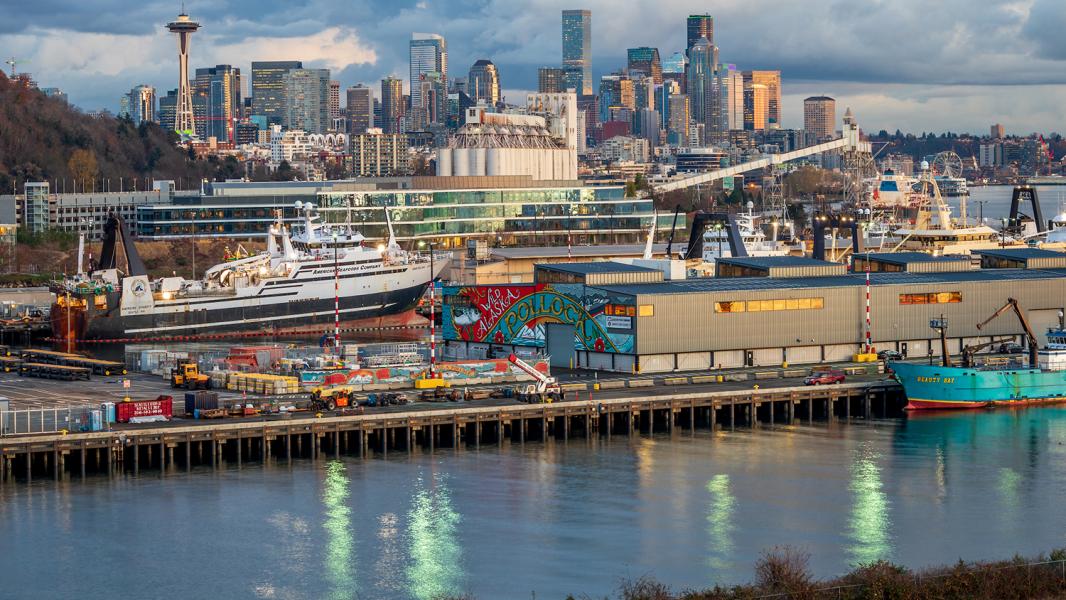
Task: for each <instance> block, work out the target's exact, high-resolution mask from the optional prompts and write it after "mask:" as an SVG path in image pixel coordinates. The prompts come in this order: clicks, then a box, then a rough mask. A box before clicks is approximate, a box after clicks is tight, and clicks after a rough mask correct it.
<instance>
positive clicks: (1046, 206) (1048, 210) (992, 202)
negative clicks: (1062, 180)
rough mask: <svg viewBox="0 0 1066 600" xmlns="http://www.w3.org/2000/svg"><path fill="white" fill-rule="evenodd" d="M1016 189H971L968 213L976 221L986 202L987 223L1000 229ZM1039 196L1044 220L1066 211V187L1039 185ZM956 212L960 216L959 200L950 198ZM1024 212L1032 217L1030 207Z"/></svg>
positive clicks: (999, 187)
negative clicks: (982, 204) (982, 203)
mask: <svg viewBox="0 0 1066 600" xmlns="http://www.w3.org/2000/svg"><path fill="white" fill-rule="evenodd" d="M1013 190H1014V187H1013V186H1009V185H988V186H982V187H971V188H970V198H969V200H968V201H967V204H966V207H967V208H966V213H967V215H968V216H969V218H970V220H971V221H976V220H977V218H978V216H979V215H980V214H981V210H982V209H981V202H984V203H985V204H984V217H985V222H986V224H987V225H988V226H990V227H995V228H996V229H999V226H1000V225H999V224H1000V219H1002V218H1003V217H1006V216H1007V215H1009V214H1010V197H1011V193H1012V192H1013ZM1036 192H1037V196H1038V197H1039V198H1040V207H1041V208H1042V209H1043V212H1044V218H1045V219H1050V218H1052V217H1054V216H1055V215H1057V214H1058V213H1060V212H1062V211H1063V210H1064V209H1066V186H1060V185H1038V186H1036ZM947 200H948V204H950V205H951V206H952V207H953V208H954V209H955V210H954V211H952V214H953V215H955V216H958V215H959V199H958V198H948V199H947ZM1022 212H1023V213H1025V214H1027V215H1029V216H1032V214H1033V209H1032V208H1031V207H1030V206H1029V205H1025V206H1023V207H1022Z"/></svg>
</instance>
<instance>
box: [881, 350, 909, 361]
mask: <svg viewBox="0 0 1066 600" xmlns="http://www.w3.org/2000/svg"><path fill="white" fill-rule="evenodd" d="M877 358H880V359H881V360H901V359H902V358H903V355H902V354H900V353H899V352H896V351H895V350H882V351H880V352H878V353H877Z"/></svg>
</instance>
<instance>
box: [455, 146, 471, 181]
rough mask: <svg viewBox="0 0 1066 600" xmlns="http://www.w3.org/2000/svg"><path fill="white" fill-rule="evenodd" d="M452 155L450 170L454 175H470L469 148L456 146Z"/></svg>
mask: <svg viewBox="0 0 1066 600" xmlns="http://www.w3.org/2000/svg"><path fill="white" fill-rule="evenodd" d="M452 152H453V155H452V170H453V174H454V175H455V176H456V177H466V176H468V175H470V149H469V148H456V149H454V150H453V151H452Z"/></svg>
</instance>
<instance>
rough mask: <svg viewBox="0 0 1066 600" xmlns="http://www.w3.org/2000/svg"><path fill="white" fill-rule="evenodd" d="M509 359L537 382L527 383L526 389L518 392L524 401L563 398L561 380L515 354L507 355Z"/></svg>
mask: <svg viewBox="0 0 1066 600" xmlns="http://www.w3.org/2000/svg"><path fill="white" fill-rule="evenodd" d="M507 360H509V361H510V362H511V364H513V365H514V366H516V367H518V368H519V369H520V370H521V371H522V372H523V373H525V374H526V375H529V376H530V377H532V378H533V379H534V381H535V382H536V383H531V384H529V385H527V386H526V387H525V388H524V389H522V390H520V391H519V393H518V399H519V400H520V401H522V402H553V401H556V400H561V399H562V397H563V394H562V388H560V387H559V380H558V379H556V378H554V377H552V376H550V375H545V374H544V373H541V372H540V371H538V370H537V369H536V368H534V367H533V365H531V364H529V363H527V362H526V361H524V360H522V359H521V358H518V357H517V356H515V355H514V354H511V355H510V356H508V357H507Z"/></svg>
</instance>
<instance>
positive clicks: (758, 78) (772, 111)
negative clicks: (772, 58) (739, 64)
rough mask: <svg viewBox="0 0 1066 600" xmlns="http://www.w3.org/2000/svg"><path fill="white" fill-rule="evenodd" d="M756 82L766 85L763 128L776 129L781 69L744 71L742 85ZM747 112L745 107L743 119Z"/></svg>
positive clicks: (777, 126)
mask: <svg viewBox="0 0 1066 600" xmlns="http://www.w3.org/2000/svg"><path fill="white" fill-rule="evenodd" d="M756 83H757V84H761V85H763V86H766V125H765V126H764V127H763V129H777V128H779V127H780V126H781V71H744V87H745V88H747V87H749V86H751V85H753V84H756ZM748 113H749V111H748V110H747V109H746V110H745V121H747V120H748ZM745 128H746V129H747V128H748V127H745Z"/></svg>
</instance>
